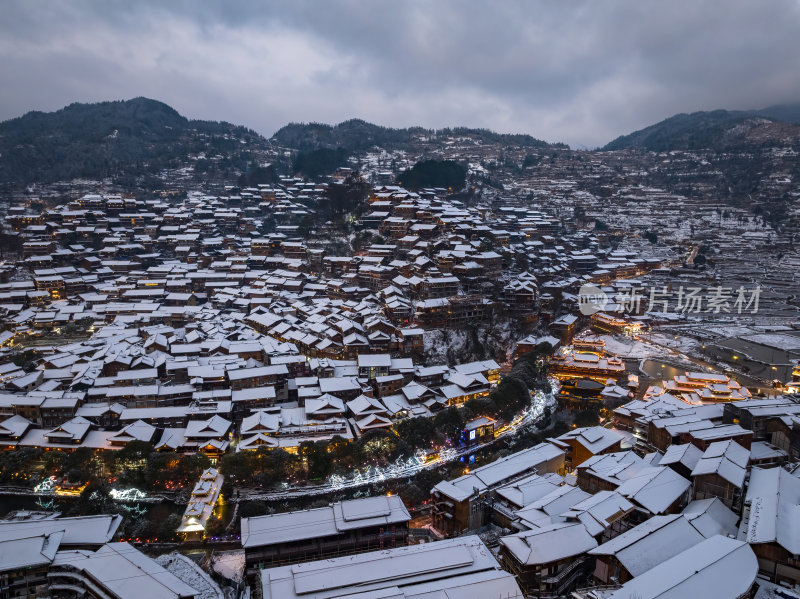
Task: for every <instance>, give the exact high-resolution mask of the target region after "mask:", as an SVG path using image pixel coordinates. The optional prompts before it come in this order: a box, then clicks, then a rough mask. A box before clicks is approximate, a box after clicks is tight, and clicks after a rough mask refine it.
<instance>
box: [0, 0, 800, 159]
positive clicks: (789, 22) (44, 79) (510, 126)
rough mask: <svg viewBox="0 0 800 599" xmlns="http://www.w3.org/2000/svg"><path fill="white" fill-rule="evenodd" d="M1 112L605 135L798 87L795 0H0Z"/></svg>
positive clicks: (798, 6) (788, 94) (798, 11)
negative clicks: (87, 110)
mask: <svg viewBox="0 0 800 599" xmlns="http://www.w3.org/2000/svg"><path fill="white" fill-rule="evenodd" d="M0 11H2V12H0V15H2V17H0V82H2V84H0V120H5V119H7V118H12V117H15V116H19V115H21V114H23V113H25V112H27V111H29V110H34V109H35V110H46V111H50V110H55V109H58V108H60V107H62V106H64V105H66V104H69V103H70V102H75V101H79V102H94V101H100V100H116V99H128V98H132V97H135V96H146V97H149V98H154V99H158V100H161V101H164V102H166V103H168V104H170V105H171V106H173V107H174V108H175V109H177V110H178V111H179V112H181V113H182V114H184V115H185V116H188V117H190V118H203V119H212V120H227V121H230V122H233V123H236V124H241V125H245V126H248V127H251V128H253V129H255V130H257V131H259V132H260V133H263V134H264V135H267V136H269V135H271V134H272V133H274V132H275V131H276V130H277V129H278V128H279V127H281V126H282V125H284V124H286V123H288V122H290V121H294V122H308V121H320V122H328V123H337V122H340V121H343V120H346V119H349V118H353V117H358V118H363V119H365V120H368V121H371V122H374V123H377V124H381V125H387V126H395V127H403V126H410V125H422V126H425V127H445V126H456V125H464V126H470V127H487V128H490V129H494V130H496V131H502V132H524V133H530V134H531V135H533V136H535V137H538V138H541V139H545V140H547V141H564V142H566V143H569V144H571V145H573V146H576V145H586V146H590V147H592V146H596V145H601V144H604V143H606V142H608V141H610V140H611V139H613V138H615V137H616V136H618V135H621V134H624V133H629V132H630V131H633V130H635V129H638V128H641V127H643V126H646V125H648V124H651V123H653V122H656V121H658V120H661V119H663V118H666V117H668V116H671V115H672V114H675V113H678V112H692V111H695V110H707V109H714V108H731V109H735V108H763V107H765V106H768V105H771V104H776V103H782V102H797V101H800V0H776V1H772V0H762V1H758V2H756V1H753V0H721V1H716V2H714V1H702V0H669V1H663V0H661V1H658V2H650V1H646V0H630V1H626V2H623V1H614V0H602V1H601V0H588V1H586V2H580V1H574V2H573V1H570V2H567V1H563V0H554V1H552V2H550V1H540V2H534V1H524V2H523V1H520V2H516V1H508V2H507V1H504V0H485V1H482V2H477V1H475V2H473V1H470V0H459V1H449V0H429V1H426V2H403V1H401V0H391V1H385V2H384V1H380V0H361V1H337V0H316V1H313V2H312V1H309V2H304V1H298V0H292V1H291V2H290V1H286V2H282V1H276V0H270V1H269V2H257V1H247V2H237V1H234V0H223V1H219V2H217V1H210V0H209V1H202V0H197V1H193V0H165V1H163V2H160V1H153V2H147V1H138V2H131V1H127V0H126V1H119V2H117V1H116V0H101V1H97V2H92V1H88V0H87V1H83V0H69V1H66V2H59V1H57V0H54V1H44V0H19V1H16V0H2V1H0Z"/></svg>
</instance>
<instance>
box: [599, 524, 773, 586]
mask: <svg viewBox="0 0 800 599" xmlns="http://www.w3.org/2000/svg"><path fill="white" fill-rule="evenodd" d="M757 573H758V561H757V560H756V556H755V554H754V553H753V550H752V549H751V548H750V546H749V545H747V543H743V542H741V541H736V540H734V539H729V538H727V537H723V536H720V535H717V536H714V537H711V538H710V539H706V540H704V541H702V542H700V543H698V544H696V545H694V546H692V547H690V548H688V549H687V550H685V551H682V552H681V553H679V554H677V555H675V556H674V557H672V558H670V559H667V560H666V561H663V562H661V563H659V564H657V565H656V566H654V567H653V568H652V569H650V570H649V571H647V572H644V573H643V574H641V575H639V576H636V577H635V578H633V579H632V580H629V581H628V582H626V583H625V584H624V585H623V586H622V588H620V589H619V590H617V591H614V593H612V594H611V596H610V598H609V599H629V598H630V597H637V599H684V598H686V597H703V599H729V598H730V597H741V596H744V595H745V594H746V593H747V591H748V590H749V589H750V587H751V586H752V585H753V582H754V581H755V578H756V574H757Z"/></svg>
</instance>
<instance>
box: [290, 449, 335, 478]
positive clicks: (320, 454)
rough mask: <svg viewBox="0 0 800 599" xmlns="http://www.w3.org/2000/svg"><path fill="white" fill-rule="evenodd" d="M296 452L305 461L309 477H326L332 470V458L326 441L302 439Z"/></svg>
mask: <svg viewBox="0 0 800 599" xmlns="http://www.w3.org/2000/svg"><path fill="white" fill-rule="evenodd" d="M298 453H299V454H300V456H301V457H302V458H303V459H304V460H305V462H306V471H307V472H308V478H309V479H311V480H318V479H322V478H326V477H327V476H329V475H330V474H331V473H332V472H333V458H332V457H331V454H330V453H328V446H327V443H325V442H323V441H317V442H315V441H303V442H302V443H301V444H300V448H299V452H298Z"/></svg>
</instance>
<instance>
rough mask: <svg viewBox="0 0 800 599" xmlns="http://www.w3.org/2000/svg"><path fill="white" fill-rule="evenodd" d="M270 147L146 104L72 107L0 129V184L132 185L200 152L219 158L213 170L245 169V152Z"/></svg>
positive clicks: (242, 132) (241, 132) (249, 135)
mask: <svg viewBox="0 0 800 599" xmlns="http://www.w3.org/2000/svg"><path fill="white" fill-rule="evenodd" d="M242 142H244V143H242ZM267 146H268V142H267V141H266V140H265V139H264V138H263V137H262V136H260V135H258V134H257V133H255V132H254V131H251V130H249V129H246V128H244V127H238V126H235V125H231V124H229V123H222V122H211V121H195V120H189V119H187V118H185V117H183V116H181V115H180V114H178V112H177V111H175V110H174V109H173V108H171V107H169V106H167V105H166V104H164V103H162V102H158V101H156V100H150V99H148V98H134V99H132V100H125V101H116V102H100V103H96V104H79V103H75V104H70V105H69V106H67V107H65V108H62V109H61V110H57V111H55V112H47V113H45V112H38V111H34V112H29V113H27V114H25V115H23V116H21V117H19V118H15V119H11V120H8V121H5V122H2V123H0V182H16V183H30V182H35V181H40V182H51V181H62V180H69V179H74V178H89V179H102V178H106V177H111V178H114V179H117V180H120V179H122V180H125V181H126V182H128V183H130V182H131V181H134V180H136V179H137V178H139V179H141V177H143V176H147V175H154V174H156V173H158V172H160V171H162V170H163V169H165V168H177V167H180V166H184V165H185V164H186V163H187V159H188V156H189V155H197V154H202V153H205V155H206V156H209V157H211V156H215V157H218V158H216V159H215V161H214V164H213V165H212V166H211V168H217V166H219V167H220V168H232V169H239V170H244V169H245V168H246V167H247V164H248V161H249V159H250V158H251V156H250V151H251V150H252V149H254V148H265V147H267ZM197 162H198V163H199V162H201V161H197ZM206 162H208V161H206ZM204 166H205V168H209V165H208V164H205V165H204Z"/></svg>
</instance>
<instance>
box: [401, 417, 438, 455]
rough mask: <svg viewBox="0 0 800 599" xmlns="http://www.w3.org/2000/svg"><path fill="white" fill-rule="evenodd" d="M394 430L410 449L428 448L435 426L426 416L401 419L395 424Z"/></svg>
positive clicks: (434, 432) (434, 433)
mask: <svg viewBox="0 0 800 599" xmlns="http://www.w3.org/2000/svg"><path fill="white" fill-rule="evenodd" d="M395 430H396V431H397V436H398V437H400V438H401V439H402V440H403V441H405V442H406V443H407V444H408V446H409V447H410V448H411V449H412V450H416V449H421V448H423V449H429V448H430V447H431V444H432V441H433V439H434V438H435V436H436V426H435V425H434V423H433V421H432V419H431V418H428V417H426V416H419V417H417V418H406V419H405V420H401V421H400V422H398V423H397V424H396V425H395Z"/></svg>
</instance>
